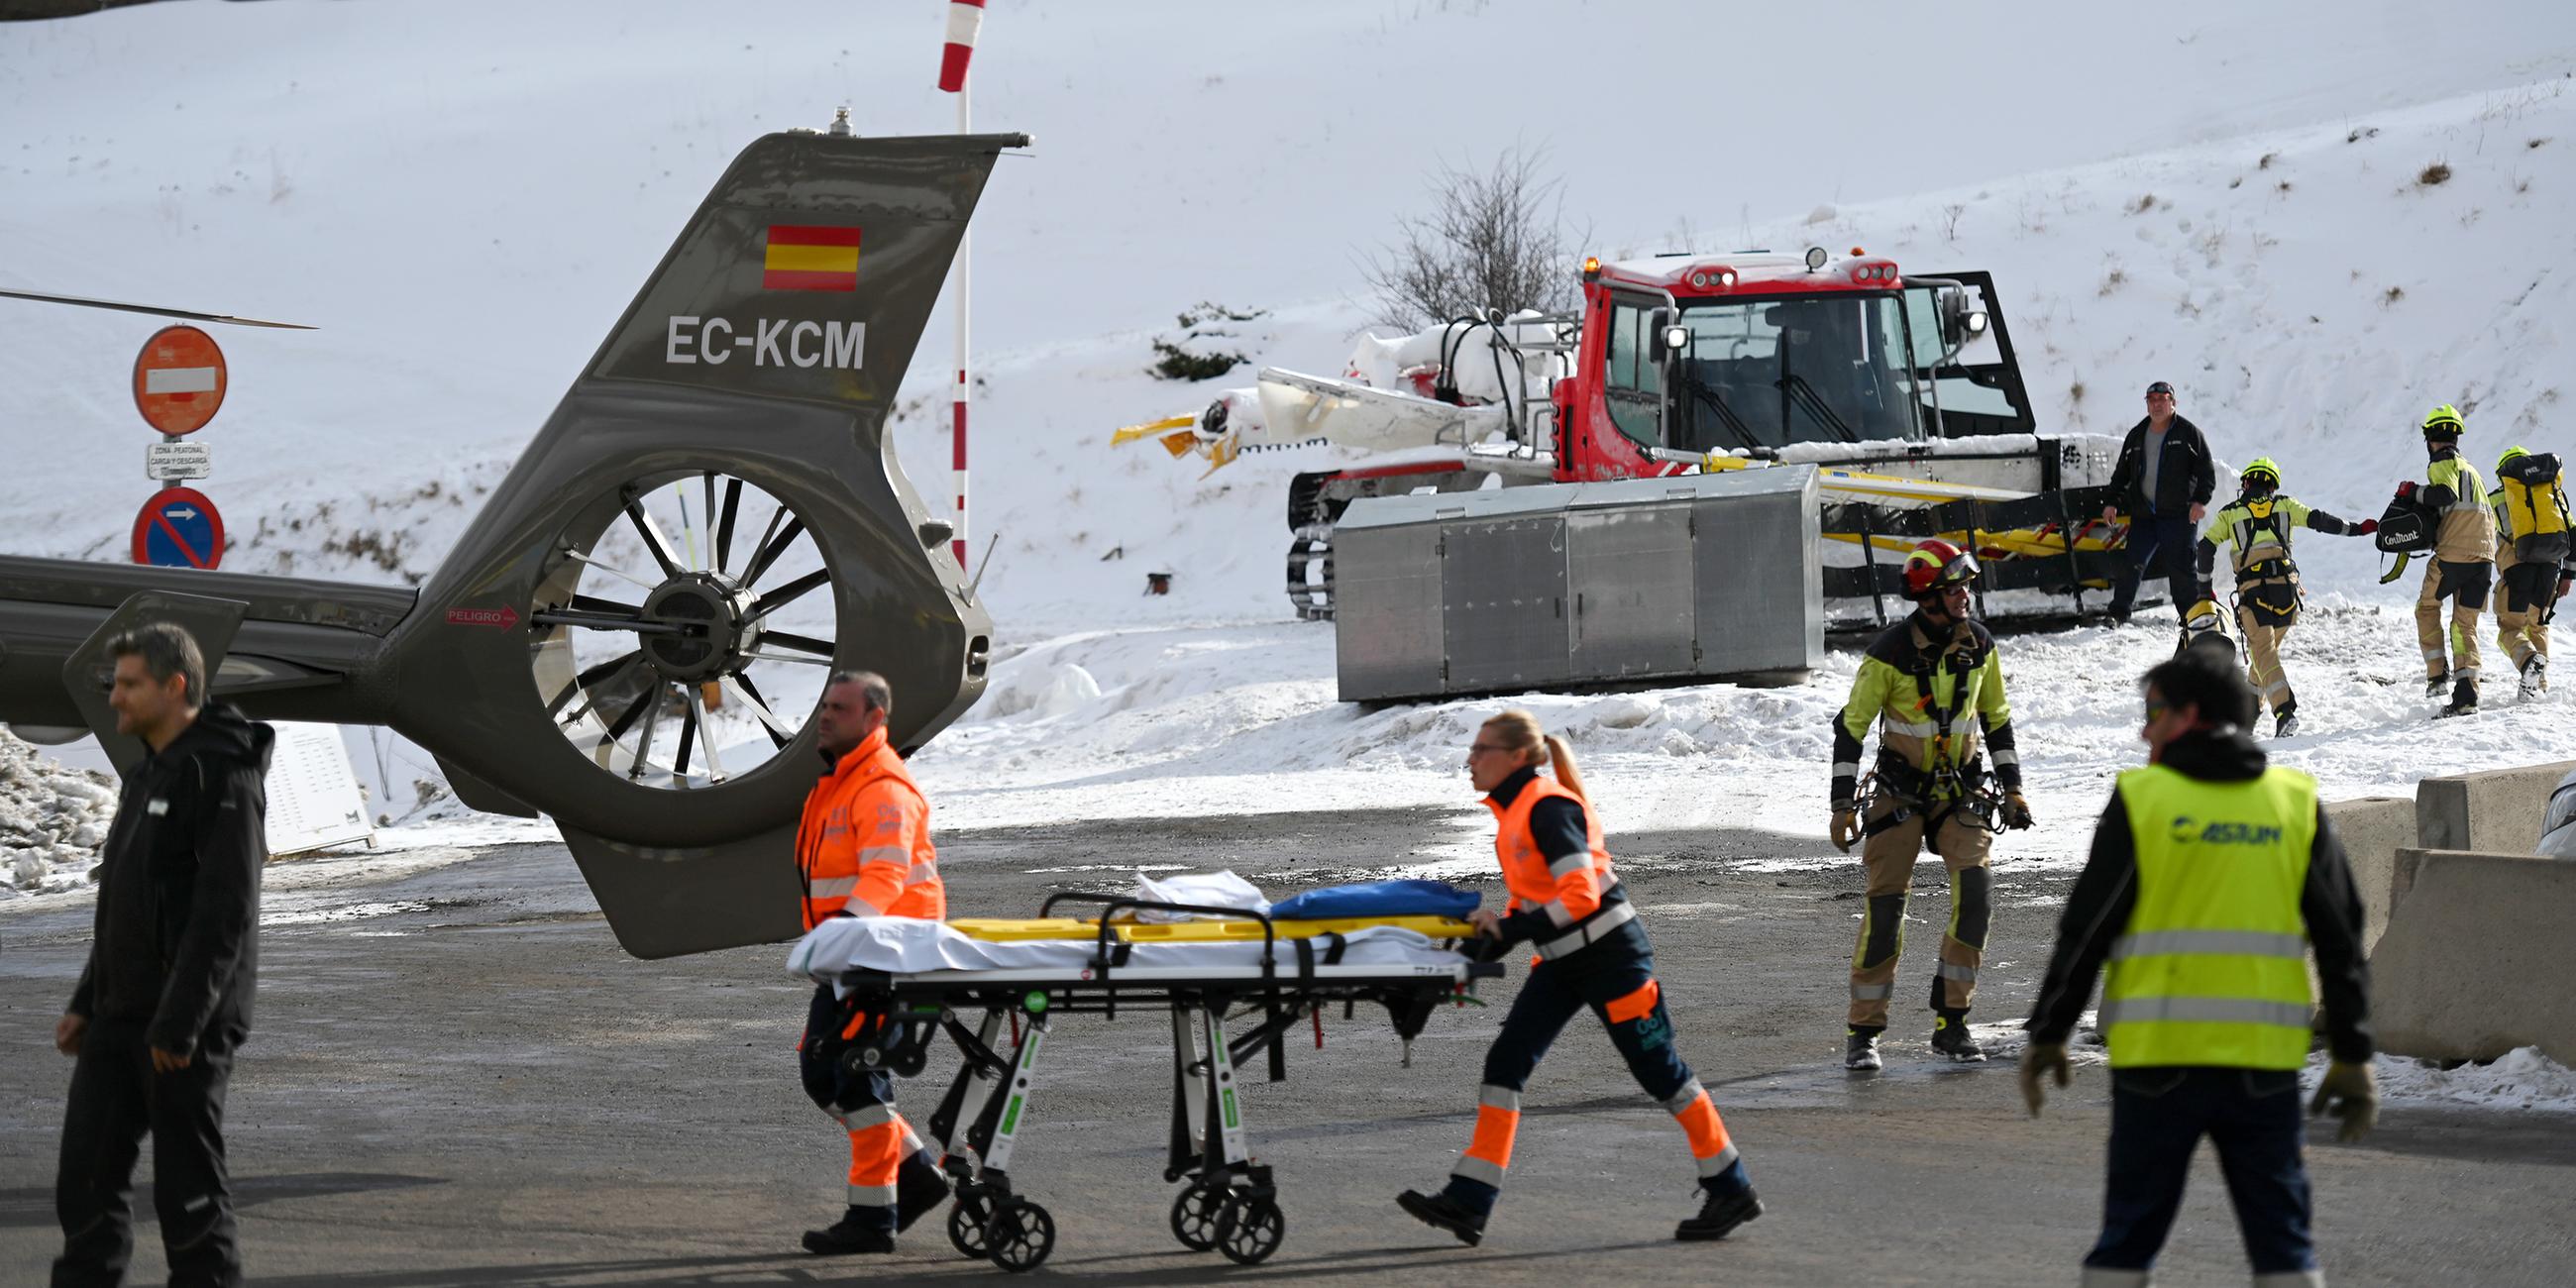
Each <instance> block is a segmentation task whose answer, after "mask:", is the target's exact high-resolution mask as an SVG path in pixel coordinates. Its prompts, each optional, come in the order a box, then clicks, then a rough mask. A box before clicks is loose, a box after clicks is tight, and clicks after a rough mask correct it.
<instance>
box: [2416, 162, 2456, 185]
mask: <svg viewBox="0 0 2576 1288" xmlns="http://www.w3.org/2000/svg"><path fill="white" fill-rule="evenodd" d="M2450 181H2451V167H2450V165H2449V164H2448V163H2447V162H2442V161H2436V162H2434V163H2433V164H2431V165H2428V166H2426V167H2424V169H2423V172H2422V173H2420V174H2418V175H2416V176H2415V186H2416V187H2419V188H2432V187H2437V186H2439V185H2441V184H2445V183H2448V182H2450Z"/></svg>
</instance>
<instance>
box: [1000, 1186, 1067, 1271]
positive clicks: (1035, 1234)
mask: <svg viewBox="0 0 2576 1288" xmlns="http://www.w3.org/2000/svg"><path fill="white" fill-rule="evenodd" d="M984 1240H985V1242H986V1243H989V1244H991V1245H992V1248H993V1264H994V1265H997V1266H1000V1267H1001V1268H1002V1269H1004V1270H1008V1271H1010V1272H1011V1273H1013V1274H1018V1273H1019V1272H1021V1271H1023V1270H1035V1269H1037V1268H1038V1263H1039V1262H1042V1261H1044V1260H1046V1259H1047V1254H1048V1253H1050V1252H1053V1251H1055V1218H1054V1217H1052V1216H1049V1215H1047V1210H1046V1209H1045V1208H1043V1207H1040V1206H1038V1205H1037V1204H1035V1203H1031V1202H1028V1201H1027V1200H1025V1199H1014V1200H1012V1201H1011V1202H1008V1203H1005V1204H1003V1205H1002V1206H1001V1207H1000V1208H997V1209H995V1210H994V1212H993V1223H992V1224H991V1225H988V1226H986V1227H984Z"/></svg>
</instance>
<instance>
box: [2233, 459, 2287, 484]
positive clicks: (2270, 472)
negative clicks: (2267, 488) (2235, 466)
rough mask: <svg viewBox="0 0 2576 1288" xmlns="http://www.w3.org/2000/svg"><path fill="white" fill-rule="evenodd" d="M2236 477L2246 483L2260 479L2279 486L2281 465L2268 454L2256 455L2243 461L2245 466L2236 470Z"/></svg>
mask: <svg viewBox="0 0 2576 1288" xmlns="http://www.w3.org/2000/svg"><path fill="white" fill-rule="evenodd" d="M2236 477H2237V478H2238V479H2239V480H2240V481H2242V482H2246V483H2252V482H2253V481H2255V480H2256V479H2261V480H2263V481H2264V482H2266V483H2269V484H2271V485H2272V486H2273V487H2275V488H2278V487H2279V486H2281V465H2280V462H2278V461H2275V460H2273V459H2272V458H2271V457H2269V456H2257V457H2255V458H2254V459H2253V460H2250V461H2247V462H2245V468H2244V469H2241V470H2238V471H2237V472H2236Z"/></svg>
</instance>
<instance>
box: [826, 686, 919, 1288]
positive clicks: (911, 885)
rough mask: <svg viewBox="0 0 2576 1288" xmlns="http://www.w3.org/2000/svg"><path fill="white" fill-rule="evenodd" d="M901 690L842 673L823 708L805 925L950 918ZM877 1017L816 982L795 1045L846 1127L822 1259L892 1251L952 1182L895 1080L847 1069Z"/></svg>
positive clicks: (834, 1114) (828, 1111)
mask: <svg viewBox="0 0 2576 1288" xmlns="http://www.w3.org/2000/svg"><path fill="white" fill-rule="evenodd" d="M893 712H894V694H893V692H892V690H891V689H889V688H888V687H887V685H886V682H885V677H883V676H880V675H876V674H873V673H870V672H867V671H841V672H836V673H834V674H833V676H832V678H831V679H830V680H829V681H828V682H827V683H826V684H825V685H824V687H823V700H822V704H821V705H820V706H818V707H816V708H815V711H814V730H815V744H816V746H817V748H818V749H820V750H821V752H822V754H823V774H822V781H820V782H817V783H816V784H815V785H814V790H813V791H812V792H811V793H810V794H809V795H807V797H806V798H805V815H804V818H803V819H802V820H801V821H799V823H798V825H797V828H796V875H797V878H798V880H799V881H800V882H801V883H802V884H803V886H804V895H805V928H806V929H808V930H811V929H813V928H814V927H815V926H817V925H820V924H822V922H824V921H825V920H826V919H829V918H832V917H921V918H925V919H927V920H931V921H939V920H942V919H944V918H945V917H946V916H947V915H948V892H947V888H946V887H945V886H944V885H942V884H941V883H940V880H939V855H938V852H937V851H935V850H934V849H932V848H931V844H930V805H929V803H928V802H927V801H926V800H924V799H923V798H922V795H921V788H920V787H918V786H916V785H915V784H914V783H913V781H912V775H911V774H910V773H909V772H907V771H906V770H905V769H904V766H903V758H902V757H901V756H899V755H897V754H895V750H894V748H892V747H890V746H888V745H887V744H886V717H888V716H889V715H891V714H893ZM875 1018H876V1017H873V1016H870V1015H868V1014H866V1013H865V1012H861V1011H856V1010H853V1009H851V1008H850V1007H849V1006H847V1005H845V1004H844V1002H843V1001H842V999H839V998H837V997H835V996H834V995H833V988H832V986H831V985H829V984H818V985H816V986H815V989H814V998H813V1001H812V1003H811V1004H810V1005H809V1006H808V1007H807V1009H806V1017H805V1035H804V1037H803V1038H802V1039H801V1040H800V1041H798V1042H797V1044H796V1055H797V1063H798V1068H799V1071H800V1072H801V1073H802V1075H803V1077H804V1082H805V1094H806V1095H808V1096H811V1097H812V1098H813V1100H814V1103H815V1104H817V1105H819V1106H821V1107H822V1110H823V1112H824V1113H826V1114H829V1115H831V1116H832V1118H833V1120H834V1121H836V1122H838V1123H840V1124H841V1125H842V1127H843V1128H844V1129H846V1130H847V1131H848V1133H849V1137H850V1180H849V1202H848V1206H847V1210H846V1211H845V1212H844V1213H843V1214H842V1216H841V1219H840V1220H839V1221H837V1222H835V1223H833V1224H832V1225H831V1226H830V1227H829V1228H827V1229H822V1230H808V1231H806V1232H805V1250H806V1251H808V1252H812V1253H817V1254H821V1255H827V1256H829V1255H841V1254H848V1253H868V1252H892V1251H894V1236H895V1234H896V1232H897V1231H898V1230H901V1229H903V1228H905V1227H908V1226H910V1225H911V1224H912V1223H913V1222H914V1221H917V1220H919V1219H921V1217H923V1216H925V1215H927V1214H928V1213H929V1212H930V1211H931V1209H933V1208H936V1207H938V1206H939V1204H940V1203H941V1202H942V1201H944V1200H945V1199H946V1198H947V1197H948V1181H947V1179H946V1178H945V1177H944V1176H942V1175H941V1174H940V1171H939V1165H938V1163H937V1161H936V1160H935V1159H933V1158H932V1157H931V1155H930V1152H929V1151H928V1150H927V1149H925V1148H924V1147H923V1146H922V1143H921V1139H920V1137H918V1136H916V1135H915V1134H914V1133H913V1130H912V1127H911V1125H910V1124H908V1123H906V1122H904V1120H903V1117H902V1115H900V1114H897V1113H896V1112H895V1108H894V1079H893V1077H892V1076H891V1075H888V1074H886V1073H884V1072H881V1071H877V1070H865V1069H853V1068H847V1067H844V1064H843V1061H842V1060H841V1055H842V1053H843V1052H844V1051H846V1050H848V1049H849V1046H850V1044H851V1042H853V1041H854V1040H856V1039H858V1038H859V1037H860V1036H861V1034H862V1033H863V1032H865V1031H866V1030H867V1029H868V1027H869V1025H870V1024H871V1022H872V1021H873V1020H874V1019H875Z"/></svg>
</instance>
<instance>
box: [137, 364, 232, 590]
mask: <svg viewBox="0 0 2576 1288" xmlns="http://www.w3.org/2000/svg"><path fill="white" fill-rule="evenodd" d="M226 383H227V381H226V375H225V370H224V351H223V349H222V348H220V347H219V346H217V345H216V344H215V338H214V337H213V336H210V335H208V334H206V333H205V332H203V331H200V330H198V329H197V328H195V327H192V326H171V327H163V328H161V329H160V330H159V331H156V332H153V333H152V338H151V339H149V340H146V341H144V342H143V352H141V353H139V354H136V355H135V357H134V409H135V410H136V411H139V412H141V413H143V423H144V424H147V425H150V426H151V427H152V428H154V429H157V430H159V431H161V441H160V442H157V443H153V444H151V445H149V446H147V447H145V448H144V449H143V473H144V476H145V477H146V478H149V479H151V480H152V481H154V482H156V483H161V484H164V485H165V486H164V487H163V488H162V489H161V491H159V492H157V493H154V494H153V496H152V498H151V499H150V500H148V501H145V502H144V503H143V509H142V511H141V512H140V513H138V514H136V515H135V516H134V562H136V563H139V564H150V565H152V566H154V567H160V568H204V569H211V568H214V567H215V566H217V565H219V564H221V563H222V562H223V561H224V517H223V515H222V513H221V512H219V511H217V510H216V509H215V503H214V502H213V501H211V500H209V499H207V497H206V495H205V494H204V493H202V492H199V491H196V490H195V489H193V488H185V487H180V486H178V484H180V483H182V482H185V481H187V480H190V479H201V478H204V477H206V476H207V475H208V474H210V473H212V472H213V465H214V454H213V453H212V452H211V451H209V450H207V447H206V445H205V444H203V443H191V442H186V441H183V438H182V436H183V435H187V434H193V433H195V432H197V431H198V430H200V429H204V428H205V427H206V422H207V421H210V420H213V419H214V418H215V413H216V412H217V411H219V410H221V409H222V408H223V405H224V386H225V384H226Z"/></svg>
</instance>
